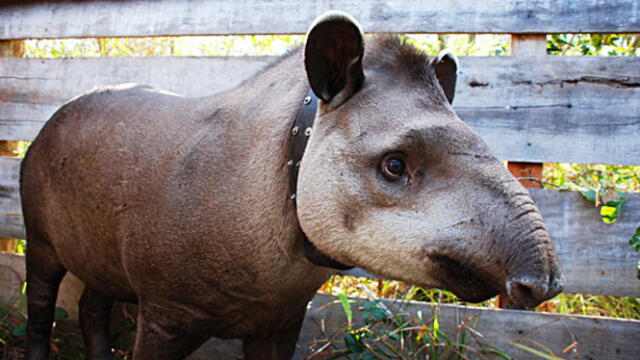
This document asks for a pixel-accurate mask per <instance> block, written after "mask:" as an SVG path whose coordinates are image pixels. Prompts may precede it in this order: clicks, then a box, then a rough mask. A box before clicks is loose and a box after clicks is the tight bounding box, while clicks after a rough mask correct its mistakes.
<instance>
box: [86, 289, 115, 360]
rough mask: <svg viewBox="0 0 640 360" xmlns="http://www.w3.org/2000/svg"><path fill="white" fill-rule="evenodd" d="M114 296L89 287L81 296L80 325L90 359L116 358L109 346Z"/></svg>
mask: <svg viewBox="0 0 640 360" xmlns="http://www.w3.org/2000/svg"><path fill="white" fill-rule="evenodd" d="M112 307H113V298H111V297H109V296H106V295H104V294H101V293H100V292H98V291H95V290H93V289H91V288H89V287H86V288H85V289H84V292H83V293H82V297H81V298H80V327H81V328H82V336H83V337H84V344H85V347H86V349H87V357H88V358H89V360H105V359H115V357H114V356H113V354H112V353H111V350H110V346H109V340H110V335H109V320H110V315H111V308H112Z"/></svg>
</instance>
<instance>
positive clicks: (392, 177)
mask: <svg viewBox="0 0 640 360" xmlns="http://www.w3.org/2000/svg"><path fill="white" fill-rule="evenodd" d="M365 48H366V49H365ZM304 55H305V58H304V62H305V68H306V71H307V76H308V80H309V83H310V85H311V88H312V90H313V91H314V93H315V94H316V95H317V96H318V98H320V101H319V105H318V113H317V115H316V121H315V125H314V129H313V133H312V135H311V139H310V140H309V144H308V146H307V149H306V151H305V154H304V157H303V160H302V165H301V169H300V175H299V180H298V194H297V195H298V198H297V199H298V200H297V201H298V207H297V212H298V217H299V220H300V224H301V227H302V229H303V230H304V232H305V233H306V235H307V237H308V238H309V240H310V241H311V243H313V244H314V245H315V247H316V248H317V249H319V251H320V252H322V253H324V254H326V255H328V256H329V257H331V258H333V259H334V260H336V261H338V262H340V263H343V264H347V265H352V266H359V267H362V268H364V269H365V270H367V271H370V272H372V273H374V274H378V275H380V276H384V277H387V278H392V279H399V280H404V281H408V282H411V283H415V284H420V285H424V286H432V287H440V288H444V289H449V290H452V291H453V292H455V293H456V294H458V295H459V296H460V297H461V298H462V299H466V300H470V301H480V300H484V299H487V298H489V297H491V296H494V295H496V294H508V295H509V296H510V297H511V298H512V299H514V300H515V301H516V302H517V303H520V304H522V305H525V306H535V305H537V304H538V303H540V302H541V301H543V300H546V299H548V298H550V297H552V296H554V295H556V294H557V293H559V292H560V291H561V290H562V288H563V286H564V281H563V279H562V276H561V274H560V268H559V263H558V259H557V256H556V252H555V249H554V248H553V245H552V243H551V238H550V236H549V233H548V231H547V229H546V227H545V224H544V222H543V220H542V217H541V215H540V212H539V211H538V209H537V207H536V205H535V204H534V202H533V201H532V200H531V197H530V196H529V194H528V192H527V191H526V190H525V189H524V188H523V187H522V186H521V185H520V184H519V183H518V181H516V180H515V179H514V178H513V176H511V175H510V174H509V173H508V172H507V170H506V169H505V168H504V166H502V165H501V164H500V162H499V161H498V160H497V159H496V158H495V157H494V156H493V155H492V154H491V152H490V151H489V149H488V147H487V145H486V144H485V143H484V142H483V141H482V139H480V137H479V136H478V135H477V134H476V133H474V132H473V131H472V130H471V129H470V128H469V127H468V126H467V125H466V124H465V123H464V122H463V121H462V120H461V119H460V118H459V117H458V116H457V115H456V113H455V112H454V111H453V109H452V107H451V101H452V100H453V96H454V91H455V81H456V71H457V66H458V65H457V59H456V58H455V56H454V55H453V54H450V53H443V54H440V55H439V56H437V57H435V58H428V57H427V56H425V55H424V54H422V53H421V52H420V51H418V50H416V49H414V48H413V47H411V46H409V45H407V44H406V43H404V42H403V41H402V40H400V39H398V38H392V37H385V38H378V39H373V40H371V41H366V44H365V41H364V39H363V35H362V31H361V30H360V27H359V25H358V24H357V23H356V21H355V20H354V19H353V18H351V17H350V16H349V15H346V14H344V13H340V12H330V13H327V14H325V15H323V16H321V17H320V18H318V19H317V20H316V22H315V23H314V24H313V25H312V27H311V29H310V31H309V33H308V37H307V41H306V44H305V49H304Z"/></svg>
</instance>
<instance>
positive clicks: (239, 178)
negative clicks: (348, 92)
mask: <svg viewBox="0 0 640 360" xmlns="http://www.w3.org/2000/svg"><path fill="white" fill-rule="evenodd" d="M301 57H302V56H301V53H300V52H299V51H297V52H295V53H293V54H290V55H288V56H286V57H285V58H284V59H283V60H281V61H279V62H278V63H277V64H276V65H274V66H272V67H271V68H268V69H267V70H265V71H263V72H261V73H259V74H258V75H256V76H254V77H253V78H251V79H249V80H248V81H246V82H245V83H243V84H242V85H241V86H240V87H238V88H237V89H234V90H232V91H230V92H227V93H224V94H221V95H217V96H213V97H211V98H208V99H207V100H206V102H207V103H208V104H207V106H208V107H210V109H211V110H210V113H211V114H216V115H213V116H215V117H216V118H215V119H214V121H213V122H214V123H216V124H218V125H217V126H216V129H215V132H216V133H221V136H222V137H223V139H220V138H219V136H216V137H211V141H212V142H214V143H213V144H210V145H204V144H203V145H200V146H209V147H213V146H216V147H220V146H222V147H223V148H222V149H219V151H220V156H222V158H223V161H222V163H223V164H224V165H222V166H224V167H225V168H224V169H218V170H217V171H225V172H226V173H227V174H226V177H227V179H228V181H227V183H226V184H225V188H226V192H227V193H228V194H227V195H228V196H231V197H233V200H232V203H234V209H229V211H231V210H233V213H234V214H235V219H234V221H240V222H241V223H242V224H243V226H242V227H241V228H243V229H246V233H244V234H239V235H240V236H241V237H242V241H243V242H246V244H247V251H252V250H253V254H257V255H256V256H258V257H260V256H263V257H265V259H262V260H261V261H259V262H260V263H270V264H272V266H274V267H275V268H280V269H287V268H288V269H291V270H292V268H291V265H292V264H298V265H296V266H302V267H303V268H305V269H304V270H305V271H304V272H307V273H308V272H309V271H311V270H312V269H313V270H320V268H318V267H314V266H312V265H310V264H309V263H308V261H307V260H306V259H305V257H304V252H303V241H302V239H303V238H302V236H303V234H302V232H301V230H300V227H299V224H298V220H297V216H296V212H295V206H294V202H293V200H292V199H291V197H290V185H289V167H288V165H287V162H288V160H289V146H290V141H291V136H290V131H291V127H292V125H293V121H294V119H295V116H296V114H297V112H298V111H299V109H300V107H301V106H302V105H303V101H304V98H305V96H306V95H307V92H308V83H307V80H306V75H305V73H304V68H303V63H302V58H301ZM217 163H218V164H220V163H221V162H217ZM216 166H220V165H216ZM225 201H228V200H227V199H225ZM258 260H260V259H258ZM254 263H255V262H254ZM275 268H274V269H272V270H274V271H277V270H276V269H275ZM299 270H302V269H299ZM329 272H330V271H322V270H321V273H322V274H324V276H326V274H328V273H329Z"/></svg>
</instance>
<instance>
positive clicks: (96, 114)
mask: <svg viewBox="0 0 640 360" xmlns="http://www.w3.org/2000/svg"><path fill="white" fill-rule="evenodd" d="M297 55H298V56H299V54H297ZM298 56H295V55H292V56H289V57H288V58H287V59H286V60H284V62H289V64H286V63H282V64H281V69H286V70H287V71H277V70H278V69H272V70H271V71H268V72H265V73H263V74H261V75H258V77H256V78H254V79H252V80H251V81H250V82H249V83H247V84H245V86H243V87H242V88H241V89H239V90H236V91H231V92H228V93H225V94H222V95H218V96H215V97H211V98H199V99H190V98H184V97H180V96H177V95H174V94H169V93H162V92H158V91H157V90H154V89H151V88H149V87H143V86H134V85H129V86H128V85H125V86H120V87H112V88H105V89H102V90H98V91H94V92H92V93H90V94H88V95H84V96H82V97H81V98H79V99H76V100H74V101H72V102H71V103H69V104H67V105H65V106H64V107H63V108H62V109H61V110H59V111H58V113H57V114H56V115H55V116H54V117H53V118H52V120H51V121H49V122H48V123H47V125H46V126H45V128H44V129H43V131H42V132H41V134H40V135H39V136H38V138H37V140H36V141H35V142H34V144H33V146H32V148H31V149H30V151H29V152H30V154H29V157H28V159H27V161H25V163H24V167H23V182H22V188H23V189H26V191H23V193H22V196H23V201H24V203H25V214H28V216H27V218H26V220H27V221H28V223H27V229H28V231H29V236H30V238H29V241H32V242H35V241H38V238H37V234H46V237H47V239H48V240H49V241H50V242H51V245H52V246H53V248H54V249H55V253H56V254H57V256H58V257H59V259H60V262H61V263H62V264H63V265H64V267H65V268H66V269H68V270H69V271H71V272H73V273H74V274H76V275H77V276H79V277H80V278H81V279H82V280H83V281H84V282H85V283H86V284H87V285H88V286H89V287H91V288H93V289H96V290H99V291H101V292H104V293H105V294H106V295H109V296H112V297H115V298H117V299H122V300H128V301H137V300H138V297H143V298H145V297H148V298H149V299H151V301H152V302H156V300H157V302H161V303H160V304H158V305H157V306H169V305H170V304H177V303H179V304H180V307H184V309H185V310H184V311H186V312H188V313H189V315H188V316H196V317H202V319H203V320H206V323H205V324H198V326H199V329H198V332H201V333H206V332H204V331H202V329H201V328H202V326H203V325H204V326H205V327H211V328H212V329H215V335H217V336H221V337H237V336H245V335H246V334H252V333H255V332H257V331H258V330H259V329H264V328H273V329H274V330H275V329H277V328H278V327H281V326H285V325H290V324H289V323H290V322H291V321H297V319H298V318H299V316H300V315H301V314H303V313H304V311H305V306H306V302H307V301H308V300H309V298H310V297H311V296H313V293H314V292H315V290H316V289H317V288H318V287H319V286H320V285H321V284H322V283H323V282H324V281H325V280H326V278H327V277H328V275H329V274H330V273H331V270H330V269H327V268H322V267H318V266H314V265H312V264H311V263H310V262H309V261H307V260H306V258H305V256H304V254H303V248H302V244H303V242H302V238H301V232H300V229H299V225H298V223H297V219H296V217H295V212H294V210H293V206H294V204H293V202H292V201H291V199H290V197H289V196H288V186H289V182H288V180H289V175H288V168H287V166H286V162H287V160H286V158H285V153H284V152H285V151H286V149H287V143H288V141H289V137H290V136H289V128H290V127H291V119H293V117H294V116H295V114H296V112H297V111H298V109H299V107H300V106H301V105H302V102H303V99H304V97H305V95H306V93H307V92H308V85H307V83H306V80H305V74H304V71H303V68H302V67H301V66H299V64H297V63H298V62H299V57H298ZM294 62H295V65H298V66H295V65H294ZM274 70H275V71H274ZM274 73H275V74H274ZM274 94H279V95H280V96H274ZM35 163H37V164H39V165H38V168H32V165H31V164H35ZM43 164H46V166H43ZM287 215H289V216H287ZM45 219H46V221H45ZM32 237H34V238H32ZM230 240H232V241H230ZM157 294H163V295H162V298H158V295H157ZM162 302H168V304H166V305H165V304H162ZM283 310H284V312H283ZM198 312H201V314H198ZM246 314H250V319H245V318H244V315H246ZM288 315H291V316H288ZM182 326H184V330H185V331H189V329H188V325H182ZM194 331H195V330H194ZM210 335H211V333H209V336H210ZM202 340H206V338H204V339H201V341H202Z"/></svg>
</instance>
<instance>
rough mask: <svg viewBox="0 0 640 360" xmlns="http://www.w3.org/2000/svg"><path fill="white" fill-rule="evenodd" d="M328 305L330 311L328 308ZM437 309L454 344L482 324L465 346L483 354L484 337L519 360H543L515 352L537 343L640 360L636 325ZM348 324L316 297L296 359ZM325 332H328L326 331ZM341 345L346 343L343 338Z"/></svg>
mask: <svg viewBox="0 0 640 360" xmlns="http://www.w3.org/2000/svg"><path fill="white" fill-rule="evenodd" d="M352 300H353V302H352V303H351V308H352V309H353V314H354V320H353V322H354V324H356V325H358V326H362V325H364V322H363V321H362V318H361V312H360V311H356V309H357V308H360V309H361V307H362V303H363V301H362V300H355V299H352ZM383 302H384V304H386V305H387V306H388V307H389V308H390V310H391V311H392V313H406V314H411V316H412V317H413V318H417V313H418V311H420V312H421V313H422V318H423V319H425V322H426V321H429V320H431V319H432V316H433V311H434V307H433V305H432V304H426V303H415V302H411V303H404V304H402V303H393V302H392V301H383ZM327 304H330V305H328V306H327ZM437 309H438V310H437V311H438V321H439V324H440V330H441V331H442V332H443V333H444V334H446V335H447V336H448V337H450V338H451V339H453V340H454V341H455V339H456V334H457V333H456V328H457V327H458V326H459V325H460V324H462V323H463V322H465V323H467V324H469V323H470V321H469V319H474V318H477V319H478V323H477V326H476V327H475V330H476V332H477V333H476V335H475V336H474V335H468V336H467V341H466V342H465V344H467V345H470V346H472V347H473V348H475V349H476V350H478V346H477V343H476V342H475V341H474V338H477V337H478V335H477V334H482V337H481V339H480V341H481V342H482V343H484V344H486V345H490V346H492V347H494V348H497V349H500V350H502V351H505V352H507V353H508V354H509V355H511V356H512V357H513V358H514V359H540V357H537V356H535V355H532V354H530V353H527V352H525V351H523V350H521V349H519V348H517V347H515V346H514V345H513V344H514V343H517V344H522V345H526V346H529V347H532V348H537V349H539V350H542V349H541V348H540V347H538V346H537V345H536V342H537V343H538V344H543V345H544V346H546V347H548V348H549V349H550V350H551V351H552V352H553V353H555V354H556V355H559V356H560V357H563V358H565V357H566V358H572V359H573V358H576V359H577V358H579V359H617V360H622V359H628V360H632V359H637V357H638V353H640V342H638V341H636V340H635V338H636V337H637V333H638V330H639V329H640V321H637V320H615V319H610V318H603V317H592V316H570V315H559V314H548V313H539V312H531V311H515V310H501V309H499V310H493V309H485V308H474V307H465V306H454V305H440V306H439V308H437ZM323 324H324V326H323ZM346 324H347V319H346V316H345V315H344V312H343V310H342V305H341V304H340V302H339V301H338V300H337V299H336V298H335V297H331V296H328V295H324V294H318V295H316V296H315V297H314V299H313V300H312V302H311V307H310V309H309V310H308V311H307V316H306V318H305V322H304V325H303V330H302V333H301V336H300V338H299V339H298V345H299V349H298V351H297V352H296V355H295V356H294V359H303V358H304V357H305V356H307V355H309V354H310V353H311V351H312V350H313V349H318V348H320V347H321V346H322V345H324V344H325V342H323V341H322V340H326V339H327V338H328V337H329V336H331V335H332V334H335V333H337V331H338V330H339V329H341V328H344V327H345V326H346ZM323 327H324V329H325V331H324V332H323V331H322V328H323ZM338 339H340V340H341V338H338ZM340 340H338V341H336V342H335V345H336V347H338V348H343V349H344V348H345V345H344V342H343V341H340ZM388 341H389V342H392V341H391V340H388ZM574 341H575V342H576V348H577V349H576V351H575V352H569V353H567V354H563V353H562V351H563V350H564V349H565V348H567V347H568V346H570V345H571V344H573V343H574ZM309 344H312V345H313V344H315V346H312V348H311V349H310V348H309V346H308V345H309ZM397 348H399V346H398V347H397ZM329 349H330V348H329ZM466 354H467V355H468V356H470V358H471V359H478V358H489V359H493V358H495V357H492V356H490V354H486V355H485V356H484V357H481V356H478V355H474V354H473V353H472V352H470V351H469V352H467V353H466ZM327 355H328V354H327ZM576 355H578V356H576ZM319 358H322V357H319Z"/></svg>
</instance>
